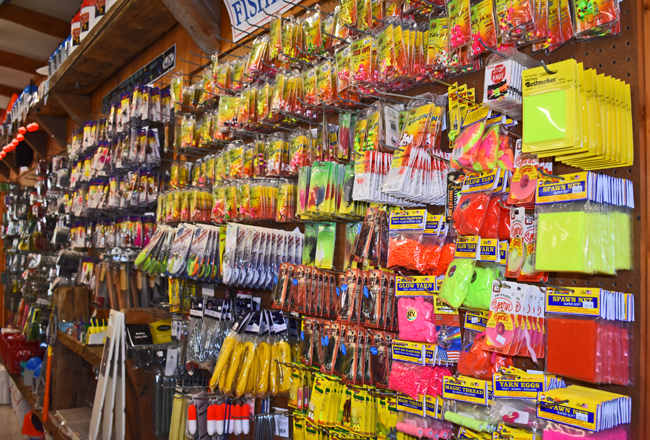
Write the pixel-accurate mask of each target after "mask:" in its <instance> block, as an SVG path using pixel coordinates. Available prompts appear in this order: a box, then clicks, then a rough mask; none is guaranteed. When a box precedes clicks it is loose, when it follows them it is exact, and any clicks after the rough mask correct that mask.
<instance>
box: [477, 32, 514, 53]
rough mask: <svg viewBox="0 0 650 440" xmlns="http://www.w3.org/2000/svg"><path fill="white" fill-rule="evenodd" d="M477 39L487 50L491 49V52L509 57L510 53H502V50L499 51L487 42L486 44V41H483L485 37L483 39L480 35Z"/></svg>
mask: <svg viewBox="0 0 650 440" xmlns="http://www.w3.org/2000/svg"><path fill="white" fill-rule="evenodd" d="M476 41H478V44H480V45H481V46H483V49H485V50H487V51H490V52H492V53H495V54H497V55H499V56H500V57H502V58H508V55H506V54H504V53H502V52H499V51H498V50H496V49H494V48H491V47H490V46H488V45H487V44H485V41H483V39H482V38H481V37H478V38H477V39H476Z"/></svg>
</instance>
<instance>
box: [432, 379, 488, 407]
mask: <svg viewBox="0 0 650 440" xmlns="http://www.w3.org/2000/svg"><path fill="white" fill-rule="evenodd" d="M491 387H492V384H491V383H488V382H487V381H485V380H481V379H475V378H473V377H466V376H458V377H452V376H445V377H444V378H443V382H442V398H443V399H451V400H458V401H461V402H468V403H477V404H479V405H487V404H488V398H489V396H488V394H489V392H488V389H491Z"/></svg>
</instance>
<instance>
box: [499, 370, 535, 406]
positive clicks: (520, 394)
mask: <svg viewBox="0 0 650 440" xmlns="http://www.w3.org/2000/svg"><path fill="white" fill-rule="evenodd" d="M492 389H493V390H494V391H493V392H494V397H496V398H502V399H531V400H536V399H537V393H538V392H542V391H544V375H543V374H530V375H528V374H524V375H521V376H519V375H512V374H503V373H495V374H494V376H493V377H492Z"/></svg>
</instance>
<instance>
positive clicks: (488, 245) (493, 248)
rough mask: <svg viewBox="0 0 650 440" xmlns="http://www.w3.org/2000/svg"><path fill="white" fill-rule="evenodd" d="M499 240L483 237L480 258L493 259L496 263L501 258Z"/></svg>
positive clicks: (484, 259)
mask: <svg viewBox="0 0 650 440" xmlns="http://www.w3.org/2000/svg"><path fill="white" fill-rule="evenodd" d="M498 249H499V240H498V239H496V238H481V249H480V258H479V259H480V260H481V261H492V262H494V263H496V262H497V261H498V260H499V252H498Z"/></svg>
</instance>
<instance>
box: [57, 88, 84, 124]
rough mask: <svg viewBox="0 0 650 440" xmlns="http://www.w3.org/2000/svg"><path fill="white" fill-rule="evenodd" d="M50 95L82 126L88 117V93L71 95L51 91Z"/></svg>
mask: <svg viewBox="0 0 650 440" xmlns="http://www.w3.org/2000/svg"><path fill="white" fill-rule="evenodd" d="M52 97H53V98H54V99H56V100H57V102H58V103H59V104H61V107H63V110H65V112H66V113H67V114H68V115H70V117H71V118H72V119H73V120H74V121H75V122H76V123H77V125H78V126H80V127H81V126H83V124H84V122H86V121H87V120H88V119H89V118H90V114H91V113H92V112H91V108H92V104H91V99H90V96H89V95H73V94H72V93H52Z"/></svg>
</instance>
